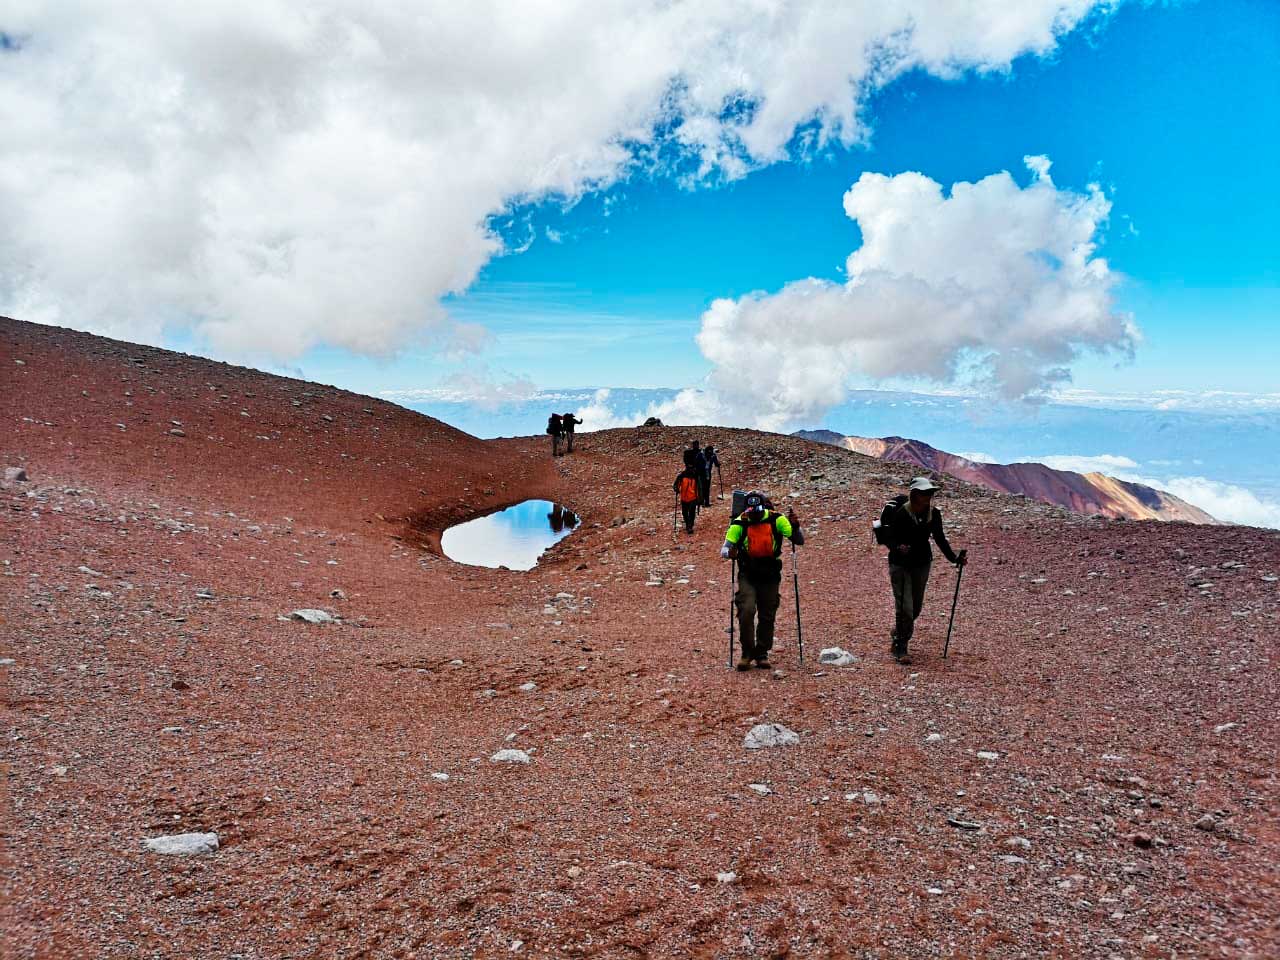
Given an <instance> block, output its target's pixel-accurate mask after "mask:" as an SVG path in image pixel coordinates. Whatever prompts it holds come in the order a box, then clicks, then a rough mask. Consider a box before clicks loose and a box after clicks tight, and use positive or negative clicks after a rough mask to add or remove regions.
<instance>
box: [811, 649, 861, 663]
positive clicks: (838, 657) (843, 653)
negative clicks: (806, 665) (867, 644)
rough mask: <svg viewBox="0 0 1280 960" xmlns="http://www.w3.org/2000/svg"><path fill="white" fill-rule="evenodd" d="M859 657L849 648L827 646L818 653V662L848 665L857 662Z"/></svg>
mask: <svg viewBox="0 0 1280 960" xmlns="http://www.w3.org/2000/svg"><path fill="white" fill-rule="evenodd" d="M857 659H858V658H857V657H855V656H854V655H853V654H852V653H850V652H849V651H848V650H842V649H841V648H840V647H827V648H826V649H825V650H823V651H821V652H820V653H819V654H818V662H819V663H822V664H825V665H827V666H829V667H847V666H849V664H851V663H855V662H857Z"/></svg>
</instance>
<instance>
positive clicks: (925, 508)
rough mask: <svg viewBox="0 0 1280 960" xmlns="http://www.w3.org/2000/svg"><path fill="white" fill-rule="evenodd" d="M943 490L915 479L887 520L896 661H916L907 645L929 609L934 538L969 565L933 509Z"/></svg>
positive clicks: (890, 507)
mask: <svg viewBox="0 0 1280 960" xmlns="http://www.w3.org/2000/svg"><path fill="white" fill-rule="evenodd" d="M939 489H940V488H939V487H938V485H937V484H935V483H934V482H933V481H932V480H930V479H929V478H928V477H916V478H915V479H914V480H912V481H911V486H910V488H909V490H908V496H907V499H906V501H905V502H903V503H899V502H898V501H899V500H901V498H900V497H899V498H897V500H890V501H889V503H888V504H887V505H886V508H885V513H884V515H883V517H882V521H881V522H882V524H883V526H884V540H883V542H884V544H885V546H887V547H888V548H889V583H890V584H891V585H892V586H893V608H894V621H895V623H894V629H893V631H892V632H891V633H890V635H889V636H890V640H891V641H892V644H893V646H892V650H891V652H892V653H893V658H894V659H895V660H897V661H898V662H899V663H904V664H906V663H910V662H911V655H910V654H909V653H908V652H907V645H908V644H909V643H910V642H911V634H912V632H913V631H914V630H915V623H916V619H917V618H918V617H919V616H920V611H921V610H922V609H923V607H924V592H925V588H926V587H927V586H928V585H929V569H930V566H931V564H932V563H933V549H932V548H931V547H930V546H929V541H930V540H933V541H934V542H935V543H936V544H937V545H938V548H939V549H940V550H941V551H942V553H943V555H944V556H945V557H946V558H947V559H948V560H950V561H951V562H952V563H954V564H956V565H957V566H963V565H964V563H965V561H966V558H967V555H968V552H967V551H965V550H961V551H960V552H959V553H956V552H955V551H954V550H952V549H951V544H950V543H948V542H947V535H946V534H945V533H943V531H942V512H941V511H940V510H938V509H937V507H935V506H934V505H933V495H934V494H935V493H937V492H938V490H939Z"/></svg>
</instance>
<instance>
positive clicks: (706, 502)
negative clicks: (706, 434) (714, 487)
mask: <svg viewBox="0 0 1280 960" xmlns="http://www.w3.org/2000/svg"><path fill="white" fill-rule="evenodd" d="M702 462H703V463H705V464H706V467H707V482H706V486H705V489H704V490H703V493H702V505H703V506H704V507H709V506H711V471H712V470H719V469H720V457H719V455H718V454H717V453H716V448H715V447H713V446H712V445H711V444H709V443H708V444H707V445H706V446H705V447H703V448H702ZM723 483H724V481H723V480H722V481H721V484H722V485H723Z"/></svg>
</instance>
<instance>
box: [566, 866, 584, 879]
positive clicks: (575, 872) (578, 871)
mask: <svg viewBox="0 0 1280 960" xmlns="http://www.w3.org/2000/svg"><path fill="white" fill-rule="evenodd" d="M567 872H568V874H569V879H570V880H577V879H578V878H579V877H580V876H582V868H581V867H570V868H569V869H568V871H567Z"/></svg>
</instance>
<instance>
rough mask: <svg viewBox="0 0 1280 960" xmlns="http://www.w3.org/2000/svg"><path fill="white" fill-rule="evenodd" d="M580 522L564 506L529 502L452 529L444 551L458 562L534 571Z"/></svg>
mask: <svg viewBox="0 0 1280 960" xmlns="http://www.w3.org/2000/svg"><path fill="white" fill-rule="evenodd" d="M579 522H580V519H579V517H578V515H577V514H576V513H574V512H573V511H572V510H570V509H569V508H568V507H565V506H562V505H561V504H558V503H552V502H551V501H550V500H526V501H524V502H523V503H517V504H516V505H515V506H513V507H507V508H506V509H505V510H499V511H498V512H497V513H491V514H489V515H488V516H484V517H476V519H474V520H468V521H467V522H466V523H460V524H458V525H457V526H456V527H450V528H449V529H448V530H446V531H445V532H444V535H443V536H442V537H441V538H440V549H441V550H442V551H443V552H444V555H445V556H446V557H448V558H449V559H450V560H455V561H457V562H458V563H467V564H471V565H472V566H477V567H507V568H508V569H510V570H531V569H532V568H533V567H534V565H535V564H536V563H537V562H538V558H539V557H541V556H542V554H543V553H544V552H545V551H546V549H547V548H548V547H550V546H551V545H552V544H553V543H555V542H556V541H558V540H563V539H564V538H565V537H567V536H568V535H569V534H571V533H572V532H573V530H574V528H575V527H577V526H578V524H579Z"/></svg>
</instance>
